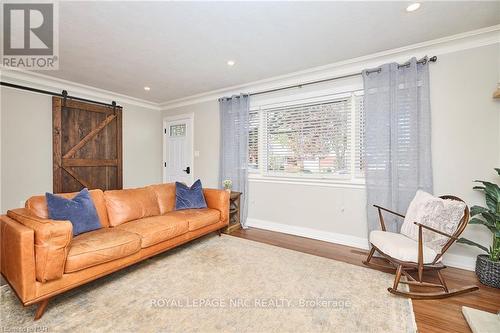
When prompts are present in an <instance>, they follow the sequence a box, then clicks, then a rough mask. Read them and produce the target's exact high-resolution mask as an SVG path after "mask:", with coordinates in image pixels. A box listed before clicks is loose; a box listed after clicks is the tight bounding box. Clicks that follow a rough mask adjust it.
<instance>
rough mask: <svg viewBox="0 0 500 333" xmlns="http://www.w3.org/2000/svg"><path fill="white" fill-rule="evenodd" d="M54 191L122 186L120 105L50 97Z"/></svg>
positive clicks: (103, 188)
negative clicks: (104, 104)
mask: <svg viewBox="0 0 500 333" xmlns="http://www.w3.org/2000/svg"><path fill="white" fill-rule="evenodd" d="M52 121H53V126H52V127H53V173H54V178H53V179H54V181H53V183H54V184H53V185H54V189H53V190H54V193H64V192H76V191H79V190H81V189H82V188H84V187H87V188H89V189H96V188H100V189H102V190H110V189H121V188H122V109H121V107H112V106H103V105H98V104H92V103H86V102H80V101H75V100H71V99H66V100H64V99H63V98H60V97H53V98H52Z"/></svg>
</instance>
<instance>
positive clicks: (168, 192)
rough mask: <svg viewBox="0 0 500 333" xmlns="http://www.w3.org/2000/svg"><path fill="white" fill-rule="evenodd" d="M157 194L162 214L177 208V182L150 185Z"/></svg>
mask: <svg viewBox="0 0 500 333" xmlns="http://www.w3.org/2000/svg"><path fill="white" fill-rule="evenodd" d="M148 188H150V189H151V190H152V191H153V192H154V193H155V195H156V200H157V201H158V206H159V207H160V214H161V215H163V214H166V213H168V212H171V211H173V210H174V209H175V183H168V184H158V185H150V186H148Z"/></svg>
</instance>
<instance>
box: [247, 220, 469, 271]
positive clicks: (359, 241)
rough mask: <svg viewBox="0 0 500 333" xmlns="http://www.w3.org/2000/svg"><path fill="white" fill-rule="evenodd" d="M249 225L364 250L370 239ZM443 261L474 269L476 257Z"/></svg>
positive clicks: (448, 257)
mask: <svg viewBox="0 0 500 333" xmlns="http://www.w3.org/2000/svg"><path fill="white" fill-rule="evenodd" d="M247 226H249V227H254V228H259V229H264V230H270V231H276V232H282V233H284V234H289V235H294V236H301V237H306V238H311V239H316V240H321V241H325V242H330V243H335V244H341V245H347V246H352V247H357V248H359V249H362V250H367V249H368V240H367V239H366V238H362V237H357V236H351V235H345V234H339V233H334V232H328V231H322V230H317V229H311V228H306V227H298V226H293V225H288V224H283V223H276V222H271V221H265V220H259V219H253V218H247ZM443 262H444V263H445V264H446V265H447V266H450V267H455V268H461V269H466V270H469V271H473V270H474V268H475V265H476V258H472V257H467V256H460V255H456V254H445V255H444V258H443Z"/></svg>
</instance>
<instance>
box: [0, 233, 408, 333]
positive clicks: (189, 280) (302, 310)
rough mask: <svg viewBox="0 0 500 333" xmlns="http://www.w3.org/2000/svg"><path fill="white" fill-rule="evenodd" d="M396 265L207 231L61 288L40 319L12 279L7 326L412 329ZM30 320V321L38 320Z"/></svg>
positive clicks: (5, 301)
mask: <svg viewBox="0 0 500 333" xmlns="http://www.w3.org/2000/svg"><path fill="white" fill-rule="evenodd" d="M392 279H393V277H392V275H390V274H386V273H382V272H378V271H375V270H372V269H368V268H364V267H358V266H354V265H349V264H346V263H342V262H339V261H335V260H331V259H327V258H322V257H317V256H313V255H308V254H304V253H301V252H296V251H291V250H287V249H282V248H279V247H275V246H271V245H266V244H262V243H258V242H253V241H249V240H245V239H240V238H236V237H232V236H225V235H224V236H222V237H217V236H212V235H210V236H207V237H204V238H202V239H199V240H197V241H194V242H191V243H189V244H186V245H184V246H182V247H179V248H177V249H174V250H172V251H169V252H166V253H164V254H161V255H158V256H156V257H154V258H152V259H149V260H147V261H145V262H142V263H139V264H137V265H134V266H133V267H129V268H127V269H125V270H123V271H120V272H117V273H114V274H112V275H111V276H108V277H105V278H103V279H100V280H98V281H94V282H92V283H90V284H87V285H85V286H83V287H80V288H77V289H76V290H72V291H69V292H67V293H66V294H63V295H61V296H59V297H56V298H55V299H54V300H52V302H51V303H49V307H48V309H47V312H46V313H45V315H44V316H43V317H42V318H41V319H40V320H39V321H37V322H33V315H34V311H35V309H34V308H33V307H31V308H23V307H22V306H21V304H20V303H19V301H18V300H17V298H16V296H15V295H14V293H13V291H12V290H11V289H10V287H8V286H4V287H2V288H1V301H2V304H1V310H2V311H1V317H0V318H1V323H0V326H1V331H3V332H7V331H11V332H13V331H16V332H30V331H35V329H36V330H37V332H44V331H45V332H204V333H205V332H252V333H257V332H280V333H281V332H349V333H353V332H398V333H400V332H414V331H415V322H414V318H413V311H412V306H411V302H410V301H409V300H408V299H406V298H401V297H397V296H394V295H392V294H390V293H389V292H387V287H388V286H390V285H391V284H392ZM30 329H31V330H30Z"/></svg>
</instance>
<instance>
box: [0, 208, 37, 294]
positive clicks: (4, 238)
mask: <svg viewBox="0 0 500 333" xmlns="http://www.w3.org/2000/svg"><path fill="white" fill-rule="evenodd" d="M34 234H35V233H34V231H33V230H32V229H30V228H28V227H25V226H24V225H22V224H20V223H18V222H16V221H14V220H13V219H11V218H9V217H8V216H5V215H2V216H0V242H1V243H0V244H1V252H0V262H1V270H2V275H3V276H4V277H5V279H7V281H8V282H9V284H10V285H11V286H12V288H13V289H14V290H15V292H16V293H17V295H18V296H19V298H20V299H21V301H22V302H26V301H28V300H30V299H32V298H34V297H35V240H34V239H35V235H34Z"/></svg>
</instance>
